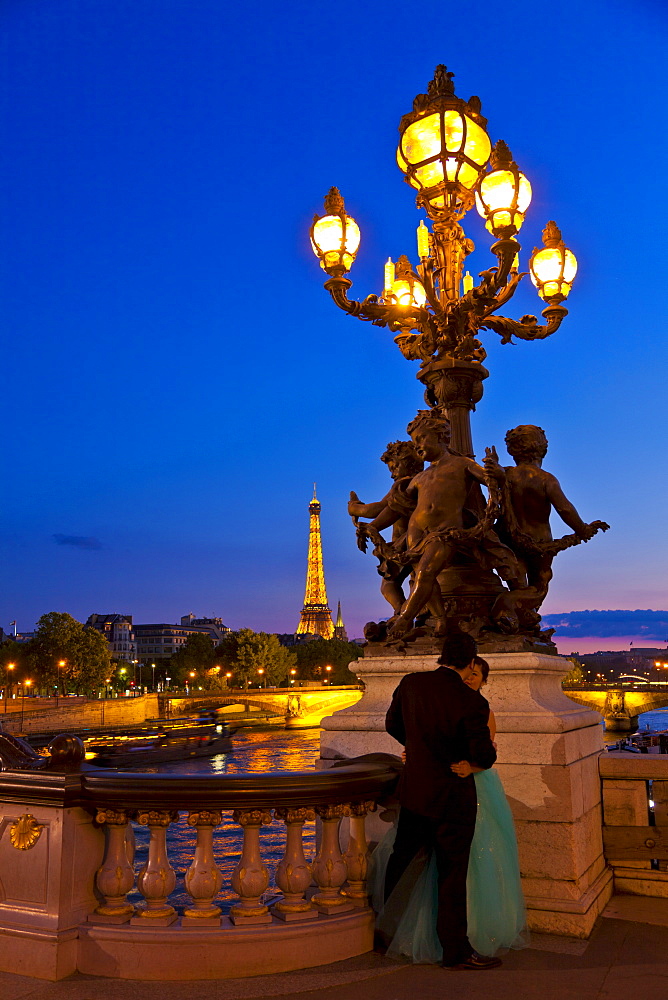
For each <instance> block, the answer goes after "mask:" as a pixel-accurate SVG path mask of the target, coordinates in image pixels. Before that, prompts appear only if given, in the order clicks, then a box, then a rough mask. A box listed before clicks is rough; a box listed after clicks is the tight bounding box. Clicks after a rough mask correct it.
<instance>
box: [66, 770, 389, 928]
mask: <svg viewBox="0 0 668 1000" xmlns="http://www.w3.org/2000/svg"><path fill="white" fill-rule="evenodd" d="M395 781H396V772H395V771H394V770H393V769H392V768H391V767H388V766H387V765H385V764H373V763H360V764H349V765H347V766H344V767H339V768H336V769H332V770H325V771H314V772H310V771H309V772H294V773H293V772H290V773H279V774H272V775H256V774H247V775H245V774H241V775H230V776H228V777H224V778H217V777H216V778H212V777H209V776H192V777H188V778H183V777H181V776H178V775H173V774H167V775H159V774H155V775H154V774H150V775H148V774H133V775H132V777H131V778H130V777H129V776H128V775H127V774H123V773H121V772H112V771H108V772H107V771H105V772H100V771H95V772H91V771H88V772H84V773H83V774H82V804H83V803H85V804H86V805H87V806H88V808H91V809H92V808H94V809H95V820H96V822H97V823H98V824H100V825H101V826H102V827H103V828H104V830H105V854H104V859H103V861H102V864H101V866H100V868H99V870H98V872H97V877H96V888H97V890H98V893H99V894H100V896H101V901H100V903H99V905H98V906H97V907H96V909H95V912H94V913H93V914H91V915H90V917H89V921H90V922H92V923H96V922H99V923H116V924H123V923H131V924H143V925H144V926H153V927H157V926H169V925H171V924H173V923H175V922H176V921H177V920H178V918H179V914H178V913H177V911H176V909H175V908H174V906H172V905H171V903H170V902H169V896H170V894H171V893H172V892H173V891H174V888H175V885H176V873H175V871H174V869H173V868H172V865H171V864H170V859H169V852H168V847H167V844H168V839H167V832H168V830H169V828H170V826H171V825H172V824H174V823H179V822H182V821H184V820H185V822H187V823H188V825H189V826H192V827H194V829H195V830H196V836H197V839H196V844H195V850H194V856H193V858H192V861H191V864H190V867H189V869H188V871H187V872H186V875H185V888H186V891H187V893H188V895H189V897H190V903H189V905H187V906H186V907H185V908H184V910H183V913H182V914H181V915H180V916H181V925H182V926H185V927H193V926H211V925H216V926H220V925H221V924H222V923H223V922H224V921H223V916H222V913H221V908H220V906H219V905H217V904H216V902H215V900H216V897H217V896H218V894H219V893H220V891H221V887H222V886H223V873H222V872H221V870H220V869H219V867H218V866H217V864H216V859H215V855H214V848H213V834H214V830H215V828H216V827H217V826H219V825H220V824H221V822H222V821H223V815H224V814H225V813H227V812H231V813H232V818H233V820H234V822H235V823H237V824H238V825H239V827H240V828H241V831H242V832H243V846H242V850H241V856H240V858H239V861H238V863H237V865H236V867H235V869H234V871H233V872H232V876H231V879H230V882H231V887H232V890H233V892H234V893H235V895H236V897H237V899H236V900H235V902H234V904H233V905H232V907H231V909H230V912H229V919H230V921H231V922H232V923H233V924H234V925H236V926H243V925H251V924H262V923H271V919H272V914H273V915H274V916H275V917H277V918H279V919H280V920H281V921H295V920H300V921H305V920H313V919H317V918H318V915H319V914H325V915H327V916H331V915H336V914H342V913H345V912H347V911H351V910H353V909H355V908H359V907H361V906H362V907H363V906H367V905H368V898H367V892H366V874H367V856H368V851H367V841H366V834H365V817H366V815H367V813H368V812H369V810H372V809H375V802H376V800H377V799H378V798H380V797H382V796H384V795H386V794H388V792H389V791H390V790H391V789H392V787H393V785H394V783H395ZM316 816H317V817H318V818H319V820H320V823H321V837H320V844H319V850H318V853H317V855H316V857H315V859H314V860H313V861H312V862H309V861H308V860H307V858H306V857H305V853H304V846H303V837H302V835H303V828H304V824H305V823H307V822H308V821H312V820H313V819H315V817H316ZM344 817H345V818H348V820H349V830H348V837H347V845H345V850H344V851H342V849H341V845H340V842H339V828H340V825H341V820H342V819H343V818H344ZM131 820H134V821H135V822H136V823H139V824H140V825H142V826H145V827H147V828H148V831H149V843H148V858H147V860H146V863H145V864H144V865H143V867H142V868H141V870H140V872H139V874H138V876H137V879H136V887H137V890H138V891H139V893H140V895H141V896H142V901H141V903H140V904H139V905H138V906H134V905H133V904H132V903H131V902H130V901H129V899H128V897H129V895H130V893H131V892H132V890H133V888H134V885H135V878H134V867H133V863H132V860H133V859H132V857H131V856H129V851H131V850H132V848H131V846H130V845H131V843H132V838H131V836H129V835H128V830H129V825H130V822H131ZM273 823H282V824H283V825H284V827H285V833H286V835H285V848H284V852H283V856H282V858H281V859H280V860H279V862H278V864H277V865H276V868H275V872H274V879H275V885H276V888H277V890H278V894H280V895H279V896H278V898H277V899H276V900H275V901H274V903H273V905H271V906H268V905H267V902H266V901H265V899H264V897H265V894H266V892H267V889H268V888H269V885H270V875H269V871H268V868H267V865H266V863H265V860H264V859H263V849H262V830H263V828H265V827H267V826H269V825H271V824H273Z"/></svg>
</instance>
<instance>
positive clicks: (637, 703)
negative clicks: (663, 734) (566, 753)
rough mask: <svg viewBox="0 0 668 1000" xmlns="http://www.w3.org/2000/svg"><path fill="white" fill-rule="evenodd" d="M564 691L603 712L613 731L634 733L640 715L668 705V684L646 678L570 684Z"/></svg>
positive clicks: (578, 701)
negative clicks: (622, 681)
mask: <svg viewBox="0 0 668 1000" xmlns="http://www.w3.org/2000/svg"><path fill="white" fill-rule="evenodd" d="M564 694H567V695H568V697H569V698H570V699H571V700H572V701H575V702H577V703H578V705H586V706H587V708H593V709H594V710H595V711H596V712H600V713H601V715H602V716H603V718H604V719H605V728H606V729H608V730H611V731H621V732H633V731H634V730H635V729H637V728H638V716H639V715H642V714H643V712H652V711H653V710H654V709H656V708H665V706H666V705H668V684H650V683H648V682H647V681H645V680H644V678H642V677H638V678H637V679H635V681H634V683H632V684H569V685H565V686H564Z"/></svg>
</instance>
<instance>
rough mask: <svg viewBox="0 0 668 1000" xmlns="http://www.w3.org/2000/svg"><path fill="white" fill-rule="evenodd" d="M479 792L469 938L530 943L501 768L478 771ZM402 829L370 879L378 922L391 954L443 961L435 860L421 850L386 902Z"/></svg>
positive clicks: (488, 945)
mask: <svg viewBox="0 0 668 1000" xmlns="http://www.w3.org/2000/svg"><path fill="white" fill-rule="evenodd" d="M475 783H476V792H477V796H478V811H477V815H476V825H475V833H474V836H473V842H472V844H471V854H470V858H469V868H468V876H467V882H466V896H467V922H468V938H469V941H470V942H471V946H472V947H473V948H474V949H475V950H476V951H477V952H479V953H480V954H481V955H496V954H498V952H503V951H507V950H508V949H509V948H525V947H526V946H527V944H528V933H527V930H526V909H525V906H524V897H523V895H522V887H521V883H520V870H519V862H518V858H517V839H516V837H515V826H514V823H513V817H512V813H511V812H510V807H509V806H508V802H507V800H506V796H505V793H504V791H503V786H502V784H501V780H500V778H499V776H498V774H497V773H496V771H494V770H491V769H490V770H488V771H481V772H480V773H479V774H476V775H475ZM395 836H396V827H392V829H390V830H388V832H387V833H386V834H385V836H384V837H383V839H382V840H381V841H380V843H379V844H378V846H377V847H376V850H375V851H374V852H373V855H372V858H371V870H370V874H369V885H370V889H371V899H372V903H373V907H374V910H375V911H376V913H377V919H376V926H377V928H378V930H379V931H380V933H381V935H382V936H383V937H384V938H385V941H386V943H387V945H388V947H387V954H388V955H404V956H406V957H407V958H411V959H412V960H413V961H414V962H425V963H436V962H440V961H441V959H442V957H443V949H442V948H441V943H440V941H439V940H438V937H437V936H436V913H437V910H438V874H437V870H436V858H435V857H434V855H431V856H429V855H427V854H426V853H421V854H419V855H418V856H417V857H416V858H415V859H414V860H413V862H411V864H410V865H409V867H408V868H407V870H406V872H405V873H404V874H403V876H402V878H401V879H400V881H399V884H398V885H397V887H396V889H395V890H394V891H393V892H392V895H391V896H390V898H389V899H388V901H387V903H386V904H385V903H384V902H383V887H384V883H385V872H386V870H387V863H388V861H389V859H390V855H391V854H392V848H393V846H394V839H395Z"/></svg>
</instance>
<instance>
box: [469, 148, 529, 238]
mask: <svg viewBox="0 0 668 1000" xmlns="http://www.w3.org/2000/svg"><path fill="white" fill-rule="evenodd" d="M491 167H492V169H491V171H490V173H488V174H486V175H485V176H484V177H483V179H482V181H481V182H480V188H479V190H478V191H477V192H476V196H475V200H476V208H477V209H478V212H479V213H480V215H482V217H483V219H486V220H487V221H486V223H485V225H486V228H487V229H488V230H489V231H490V233H493V234H494V236H496V237H497V238H505V239H507V238H509V237H511V236H514V235H515V234H516V233H518V232H519V230H520V227H521V225H522V223H523V222H524V216H525V215H526V211H527V209H528V207H529V205H530V204H531V184H529V181H528V180H527V178H526V177H525V176H524V174H523V173H521V172H520V170H519V169H518V166H517V164H516V163H515V161H514V160H513V157H512V154H511V152H510V150H509V149H508V147H507V146H506V144H505V142H503V141H502V140H499V142H497V143H496V145H495V146H494V150H493V152H492V161H491Z"/></svg>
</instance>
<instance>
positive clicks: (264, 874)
mask: <svg viewBox="0 0 668 1000" xmlns="http://www.w3.org/2000/svg"><path fill="white" fill-rule="evenodd" d="M232 816H233V819H234V822H235V823H238V824H239V826H240V827H241V828H242V829H243V831H244V845H243V850H242V852H241V857H240V859H239V864H238V865H237V866H236V868H235V869H234V871H233V872H232V888H233V889H234V891H235V892H236V894H237V895H238V896H239V902H238V903H235V904H234V906H233V907H232V909H231V910H230V919H231V920H232V922H233V923H234V924H269V923H271V914H270V913H269V909H268V907H266V906H265V905H264V904H263V903H262V902H261V900H262V895H263V893H264V892H265V890H266V889H267V887H268V885H269V872H268V871H267V866H266V865H265V864H264V862H263V860H262V856H261V854H260V827H261V826H269V825H270V824H271V822H272V819H271V813H270V812H269V810H268V809H235V811H234V813H233V814H232Z"/></svg>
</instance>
